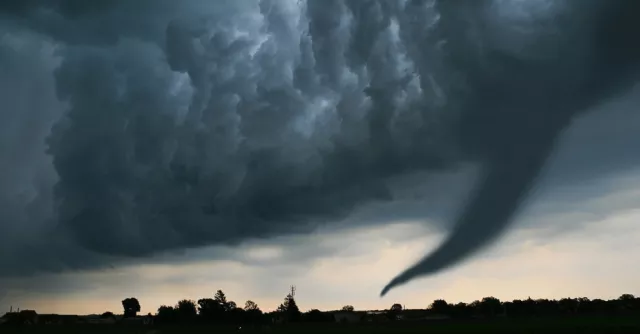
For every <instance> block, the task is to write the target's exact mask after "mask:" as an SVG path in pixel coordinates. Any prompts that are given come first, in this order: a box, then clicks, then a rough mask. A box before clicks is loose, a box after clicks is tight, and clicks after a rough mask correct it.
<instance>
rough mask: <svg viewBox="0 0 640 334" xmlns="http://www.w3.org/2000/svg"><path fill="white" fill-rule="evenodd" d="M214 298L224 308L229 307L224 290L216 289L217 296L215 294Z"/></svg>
mask: <svg viewBox="0 0 640 334" xmlns="http://www.w3.org/2000/svg"><path fill="white" fill-rule="evenodd" d="M213 299H214V300H215V301H216V302H218V304H220V306H222V308H223V309H225V310H226V309H227V296H226V295H225V294H224V292H222V290H218V291H216V294H215V296H213Z"/></svg>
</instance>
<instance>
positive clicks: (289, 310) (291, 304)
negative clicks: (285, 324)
mask: <svg viewBox="0 0 640 334" xmlns="http://www.w3.org/2000/svg"><path fill="white" fill-rule="evenodd" d="M278 312H281V313H284V314H285V316H286V319H287V321H291V322H295V321H298V320H300V315H301V312H300V309H299V308H298V304H297V303H296V300H295V299H294V298H293V296H292V295H291V294H288V295H287V296H286V297H285V298H284V302H283V303H282V304H280V306H278Z"/></svg>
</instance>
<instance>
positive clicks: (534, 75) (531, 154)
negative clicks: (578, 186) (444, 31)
mask: <svg viewBox="0 0 640 334" xmlns="http://www.w3.org/2000/svg"><path fill="white" fill-rule="evenodd" d="M442 3H443V4H444V3H445V2H442ZM565 4H567V8H569V10H567V12H566V14H567V15H568V16H569V15H570V19H569V20H568V22H569V23H566V26H562V25H560V26H559V28H560V29H557V31H558V34H563V35H564V36H562V37H561V38H559V39H558V40H557V43H556V44H555V45H557V48H556V49H554V50H551V52H553V55H551V56H549V57H547V58H546V59H544V60H533V59H527V57H526V55H522V54H521V55H513V54H504V53H500V52H499V51H494V52H490V53H489V54H490V55H489V56H487V57H486V58H485V59H481V60H468V59H465V60H464V61H463V62H459V63H457V64H453V66H454V67H455V66H458V67H462V66H466V67H465V68H464V70H463V72H465V74H466V75H467V76H468V77H469V78H470V80H469V82H470V85H471V87H473V90H474V92H473V93H472V94H470V95H469V96H467V103H466V104H464V106H463V109H464V111H463V112H462V117H461V119H462V121H461V124H462V127H461V129H462V130H461V132H460V133H461V134H462V137H463V140H462V146H463V147H464V148H465V149H466V151H467V152H470V154H472V155H474V157H475V158H476V159H477V160H478V161H479V162H481V163H482V166H483V171H482V173H481V179H480V182H479V183H478V185H477V187H476V188H475V189H474V191H473V192H472V193H471V196H470V197H469V199H468V202H467V203H466V205H465V206H464V207H463V210H462V211H461V212H460V213H459V215H458V217H457V219H456V222H455V224H454V228H453V230H452V231H451V233H450V234H449V235H448V236H447V237H446V238H445V240H444V241H443V242H442V243H441V244H440V245H439V246H438V247H437V248H436V249H435V250H433V251H432V252H431V253H429V254H428V255H426V256H425V257H424V258H422V259H421V260H420V261H418V262H417V263H416V264H414V265H413V266H411V267H410V268H408V269H406V270H404V271H403V272H402V273H400V274H399V275H397V276H396V277H395V278H393V279H392V280H391V281H390V282H389V283H388V284H387V285H386V286H385V287H384V288H383V289H382V291H381V293H380V296H381V297H382V296H384V295H385V294H387V293H388V292H389V291H390V290H391V289H393V288H394V287H397V286H399V285H402V284H405V283H407V282H409V281H411V280H413V279H415V278H418V277H423V276H427V275H432V274H435V273H437V272H440V271H442V270H444V269H446V268H449V267H451V266H453V265H455V264H458V263H460V262H461V261H463V260H465V259H467V258H468V257H470V256H471V255H473V254H475V253H476V252H478V251H480V250H482V249H483V248H485V247H487V246H489V245H491V244H492V243H493V242H494V241H496V239H498V238H499V237H500V236H501V235H502V234H503V233H504V232H505V231H506V230H507V229H508V227H509V226H510V225H511V223H512V222H513V218H514V215H515V214H516V213H517V211H518V209H520V208H521V207H522V202H523V201H524V200H525V199H526V197H527V195H528V193H529V192H530V190H531V189H532V187H535V185H536V181H537V178H538V176H539V174H540V171H541V170H542V168H543V167H544V165H545V162H547V160H548V158H549V156H550V154H551V152H552V151H553V149H554V147H555V144H556V142H557V141H558V139H559V137H560V135H561V134H562V132H563V131H564V130H565V129H566V128H567V127H568V126H569V125H570V123H571V121H572V120H573V119H574V118H576V117H578V116H580V115H581V114H583V113H584V112H586V111H588V110H589V108H590V107H592V106H595V105H597V104H599V103H602V102H604V101H606V100H607V99H610V98H613V97H615V96H617V95H620V94H622V93H623V92H624V91H626V90H628V89H630V88H631V87H633V85H635V84H636V83H637V82H638V78H639V75H638V74H639V64H640V47H638V44H637V43H635V41H637V40H638V39H639V38H640V24H638V23H637V22H639V21H638V20H637V19H636V16H637V14H636V13H639V12H640V2H639V1H635V0H623V1H607V2H599V1H566V2H565ZM569 5H570V6H569ZM455 10H459V8H455ZM477 13H479V11H477V12H475V14H477ZM456 23H457V22H455V21H454V23H449V24H450V26H453V27H455V26H459V24H456ZM467 42H468V41H467ZM460 43H463V42H460ZM451 44H454V45H453V46H452V47H451V49H452V50H453V52H451V54H453V55H455V54H456V49H455V48H456V45H455V43H451ZM457 47H458V50H464V48H463V47H460V45H458V46H457ZM458 53H464V51H458ZM458 56H459V55H458ZM459 57H460V58H463V57H464V56H459ZM487 64H489V65H487Z"/></svg>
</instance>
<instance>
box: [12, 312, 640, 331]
mask: <svg viewBox="0 0 640 334" xmlns="http://www.w3.org/2000/svg"><path fill="white" fill-rule="evenodd" d="M0 332H1V333H3V334H12V333H24V334H49V333H51V334H86V333H96V334H107V333H109V334H110V333H114V334H116V333H118V334H119V333H123V334H174V333H175V334H179V333H189V334H199V333H203V334H204V333H273V334H278V333H283V334H284V333H317V334H320V333H332V334H333V333H336V334H341V333H344V334H347V333H373V334H383V333H389V334H392V333H393V334H396V333H397V334H402V333H407V334H409V333H435V334H437V333H443V334H444V333H544V334H550V333H603V334H609V333H640V317H638V316H635V317H631V316H625V317H613V316H611V317H605V316H596V317H574V318H541V319H500V320H469V321H446V322H428V323H424V322H422V323H418V322H395V323H385V324H352V325H341V324H290V325H274V326H269V327H264V328H253V329H252V328H242V329H238V328H231V327H227V328H222V327H208V326H196V325H186V326H144V327H143V326H120V325H76V326H28V327H21V328H18V327H14V328H12V327H0Z"/></svg>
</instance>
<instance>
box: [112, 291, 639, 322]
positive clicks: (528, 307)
mask: <svg viewBox="0 0 640 334" xmlns="http://www.w3.org/2000/svg"><path fill="white" fill-rule="evenodd" d="M122 306H123V308H124V317H135V316H136V315H137V313H138V312H140V303H139V302H138V300H137V299H136V298H127V299H125V300H123V301H122ZM340 311H342V312H348V313H349V312H351V313H354V314H359V315H360V316H361V317H362V320H364V318H365V317H375V316H378V317H382V318H385V319H386V320H401V319H410V318H428V317H429V316H437V317H446V318H452V319H464V318H474V317H483V318H491V317H514V318H515V317H538V316H567V315H595V314H618V313H629V312H638V311H640V298H636V297H635V296H633V295H631V294H624V295H622V296H620V297H619V298H617V299H612V300H602V299H589V298H585V297H582V298H563V299H559V300H550V299H535V300H534V299H531V298H528V299H525V300H513V301H506V302H502V301H500V300H499V299H497V298H494V297H485V298H482V299H481V300H477V301H474V302H472V303H468V304H467V303H453V304H452V303H448V302H446V301H445V300H443V299H438V300H435V301H433V303H431V304H430V305H429V306H428V307H427V308H425V309H412V310H405V309H403V307H402V305H401V304H398V303H396V304H393V305H392V306H391V307H390V308H389V309H387V310H383V311H378V312H373V311H372V312H364V311H356V310H355V308H354V307H353V306H351V305H346V306H344V307H343V308H342V309H341V310H340ZM105 314H107V313H105ZM108 314H110V315H112V314H111V313H110V312H109V313H108ZM334 314H335V311H331V312H322V311H319V310H316V309H314V310H311V311H308V312H305V313H302V312H300V310H299V308H298V305H297V303H296V301H295V299H294V297H293V296H292V295H291V294H288V295H287V296H286V297H285V298H284V301H283V303H281V304H280V305H279V306H278V308H277V310H276V311H274V312H270V313H263V312H262V311H261V310H260V308H259V306H258V305H257V304H256V303H255V302H253V301H251V300H248V301H246V302H245V303H244V306H239V305H237V304H236V303H235V302H234V301H231V300H227V297H226V295H225V294H224V292H222V291H221V290H218V291H217V292H216V294H215V295H214V296H213V298H202V299H199V300H197V301H194V300H188V299H184V300H181V301H179V302H178V303H176V305H174V306H167V305H163V306H161V307H160V308H159V309H158V311H157V313H156V314H155V316H154V317H153V318H154V323H156V324H184V323H202V324H227V325H240V324H246V325H248V324H256V325H257V324H266V323H273V322H313V323H319V322H335V321H336V320H337V319H336V318H335V317H334ZM149 316H151V314H149ZM370 320H371V319H370Z"/></svg>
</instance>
